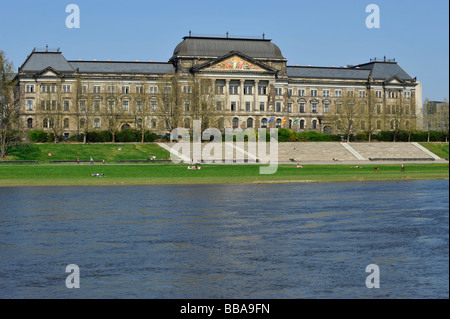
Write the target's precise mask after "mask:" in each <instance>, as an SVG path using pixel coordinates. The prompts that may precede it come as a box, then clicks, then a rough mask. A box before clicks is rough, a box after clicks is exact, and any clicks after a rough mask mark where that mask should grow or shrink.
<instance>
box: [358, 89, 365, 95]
mask: <svg viewBox="0 0 450 319" xmlns="http://www.w3.org/2000/svg"><path fill="white" fill-rule="evenodd" d="M358 96H359V97H366V91H364V90H359V91H358Z"/></svg>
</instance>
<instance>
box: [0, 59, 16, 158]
mask: <svg viewBox="0 0 450 319" xmlns="http://www.w3.org/2000/svg"><path fill="white" fill-rule="evenodd" d="M12 74H13V64H12V62H10V61H9V60H8V59H7V58H6V55H5V53H4V52H3V51H1V50H0V158H5V157H6V152H7V151H8V147H9V145H10V142H11V136H12V130H13V127H14V124H15V123H16V122H17V121H18V114H19V110H18V103H15V100H14V88H15V87H16V81H14V80H13V79H12Z"/></svg>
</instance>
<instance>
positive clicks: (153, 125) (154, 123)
mask: <svg viewBox="0 0 450 319" xmlns="http://www.w3.org/2000/svg"><path fill="white" fill-rule="evenodd" d="M150 126H151V128H156V120H155V119H153V120H152V121H151V125H150Z"/></svg>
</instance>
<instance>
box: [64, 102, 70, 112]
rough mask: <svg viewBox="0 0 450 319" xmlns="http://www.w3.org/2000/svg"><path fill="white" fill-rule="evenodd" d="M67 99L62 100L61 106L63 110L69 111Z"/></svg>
mask: <svg viewBox="0 0 450 319" xmlns="http://www.w3.org/2000/svg"><path fill="white" fill-rule="evenodd" d="M69 105H70V104H69V100H64V101H63V108H64V111H66V112H67V111H69Z"/></svg>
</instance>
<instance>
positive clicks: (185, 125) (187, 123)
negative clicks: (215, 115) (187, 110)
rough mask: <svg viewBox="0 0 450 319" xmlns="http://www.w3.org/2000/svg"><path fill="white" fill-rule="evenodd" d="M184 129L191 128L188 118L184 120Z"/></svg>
mask: <svg viewBox="0 0 450 319" xmlns="http://www.w3.org/2000/svg"><path fill="white" fill-rule="evenodd" d="M184 127H185V128H190V127H191V121H190V120H189V119H188V118H185V119H184Z"/></svg>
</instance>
